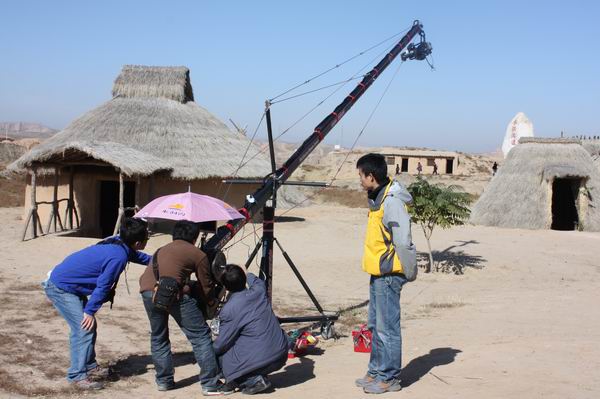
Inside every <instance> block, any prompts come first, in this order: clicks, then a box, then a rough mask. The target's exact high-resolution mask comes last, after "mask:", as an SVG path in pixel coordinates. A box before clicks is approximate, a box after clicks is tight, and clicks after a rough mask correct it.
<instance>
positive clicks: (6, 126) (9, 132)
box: [0, 122, 58, 140]
mask: <svg viewBox="0 0 600 399" xmlns="http://www.w3.org/2000/svg"><path fill="white" fill-rule="evenodd" d="M56 132H58V130H56V129H52V128H49V127H47V126H44V125H40V124H39V123H31V122H0V139H3V138H5V137H6V136H8V137H10V138H13V139H23V138H36V139H41V140H44V139H47V138H48V137H50V136H52V135H54V134H55V133H56Z"/></svg>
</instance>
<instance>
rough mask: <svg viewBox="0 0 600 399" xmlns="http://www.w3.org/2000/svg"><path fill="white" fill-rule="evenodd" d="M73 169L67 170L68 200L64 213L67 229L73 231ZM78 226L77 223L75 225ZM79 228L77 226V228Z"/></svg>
mask: <svg viewBox="0 0 600 399" xmlns="http://www.w3.org/2000/svg"><path fill="white" fill-rule="evenodd" d="M74 174H75V169H74V168H73V167H72V166H71V167H70V168H69V199H68V200H67V211H66V212H65V219H66V222H67V224H68V226H69V229H71V230H73V211H74V210H75V209H74V208H75V201H74V200H73V175H74ZM77 224H78V225H79V223H77ZM78 227H79V226H78Z"/></svg>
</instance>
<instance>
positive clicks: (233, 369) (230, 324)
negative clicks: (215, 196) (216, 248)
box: [213, 265, 288, 395]
mask: <svg viewBox="0 0 600 399" xmlns="http://www.w3.org/2000/svg"><path fill="white" fill-rule="evenodd" d="M247 281H248V288H246V275H245V273H244V270H242V268H241V267H239V266H236V265H227V266H225V270H224V272H223V274H222V276H221V282H222V283H223V285H224V286H225V288H226V289H227V290H228V291H229V292H230V295H229V299H228V300H227V303H225V305H224V306H223V309H221V312H220V314H219V321H220V325H219V336H218V337H217V339H216V340H215V342H214V344H213V345H214V349H215V353H216V355H217V356H218V357H219V363H220V364H221V368H222V371H223V374H224V376H225V380H226V381H227V384H228V385H229V384H233V385H237V386H238V387H239V388H240V389H241V390H242V393H245V394H250V395H252V394H255V393H258V392H262V391H264V390H266V389H268V388H269V387H270V386H271V383H270V382H269V380H268V379H267V378H266V376H267V374H269V373H272V372H274V371H277V370H279V369H280V368H282V367H283V366H284V365H285V362H286V360H287V354H288V340H287V335H286V334H285V332H284V331H283V330H282V329H281V327H280V326H279V321H278V320H277V317H275V314H274V313H273V309H272V308H271V304H270V303H269V299H268V297H267V289H266V286H265V283H264V281H262V280H260V279H259V278H257V277H256V276H255V275H254V274H252V273H248V278H247Z"/></svg>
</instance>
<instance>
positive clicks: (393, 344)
mask: <svg viewBox="0 0 600 399" xmlns="http://www.w3.org/2000/svg"><path fill="white" fill-rule="evenodd" d="M404 283H406V279H405V278H404V277H403V276H401V275H398V274H389V275H385V276H379V277H376V276H371V282H370V284H369V294H370V295H369V297H370V299H369V320H368V324H367V327H368V328H369V330H370V331H371V334H372V346H371V358H370V360H369V371H368V375H370V376H371V377H373V378H375V379H376V380H377V381H385V382H388V381H391V380H395V379H398V380H399V379H400V370H401V365H402V336H401V335H400V291H401V290H402V285H404Z"/></svg>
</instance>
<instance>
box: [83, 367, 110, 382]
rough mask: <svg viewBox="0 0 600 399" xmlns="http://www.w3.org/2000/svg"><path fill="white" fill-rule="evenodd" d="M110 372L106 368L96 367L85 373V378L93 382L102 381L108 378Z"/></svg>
mask: <svg viewBox="0 0 600 399" xmlns="http://www.w3.org/2000/svg"><path fill="white" fill-rule="evenodd" d="M110 374H111V372H110V369H109V368H108V367H100V366H97V367H96V368H93V369H91V370H88V371H87V376H88V378H90V379H93V380H104V379H107V378H108V377H109V376H110Z"/></svg>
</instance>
